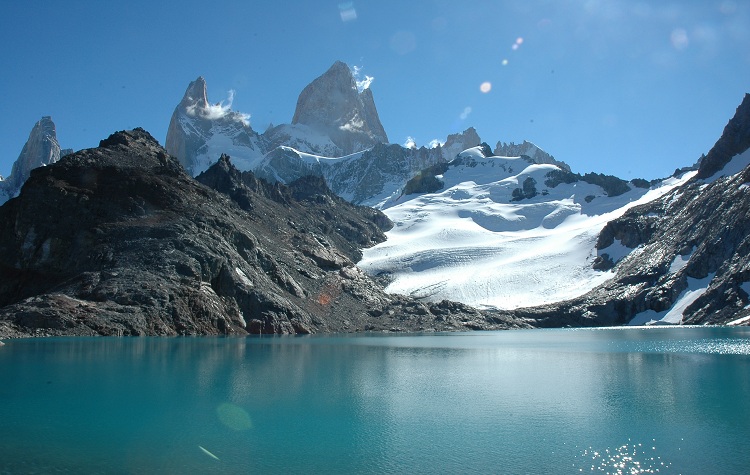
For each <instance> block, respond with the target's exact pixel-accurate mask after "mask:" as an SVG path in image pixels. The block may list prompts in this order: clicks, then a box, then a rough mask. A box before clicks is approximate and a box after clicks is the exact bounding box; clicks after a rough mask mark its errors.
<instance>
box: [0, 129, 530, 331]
mask: <svg viewBox="0 0 750 475" xmlns="http://www.w3.org/2000/svg"><path fill="white" fill-rule="evenodd" d="M217 190H218V191H217ZM0 222H1V223H4V224H3V226H2V228H0V337H10V336H27V335H97V334H98V335H187V334H247V333H314V332H342V331H365V330H372V331H378V330H420V329H426V330H447V329H467V328H507V327H512V326H516V324H515V323H514V322H513V321H511V320H510V319H508V318H505V317H502V316H498V315H487V314H482V313H480V312H478V311H476V310H474V309H472V308H469V307H466V306H463V305H460V304H455V303H450V302H443V303H440V304H422V303H420V302H417V301H414V300H412V299H409V298H406V297H399V296H390V295H387V294H385V293H384V292H383V291H382V290H381V287H380V286H379V285H377V284H375V283H374V282H373V281H371V280H370V279H369V278H368V277H366V276H365V275H364V274H362V273H361V272H360V271H359V270H358V269H357V268H356V267H355V266H354V265H353V264H352V262H353V261H354V260H356V259H357V258H358V257H359V255H360V252H361V251H360V249H361V247H362V246H366V245H370V244H372V243H375V242H379V241H381V240H382V239H384V236H383V233H382V230H383V229H386V228H387V227H388V226H389V225H390V222H389V221H388V220H387V218H385V216H383V215H382V214H380V213H379V212H377V211H374V210H371V209H366V208H357V207H354V206H352V205H349V204H348V203H346V202H344V201H343V200H341V199H339V198H337V197H336V196H334V195H332V194H331V192H330V191H328V189H327V187H325V186H324V183H323V182H322V180H320V179H315V178H307V179H303V180H300V181H298V182H296V183H294V184H292V185H291V186H289V187H287V186H284V185H278V184H276V185H269V184H268V183H265V182H263V181H260V180H258V179H256V178H255V177H254V176H253V175H252V174H242V173H240V172H239V171H238V170H236V169H235V168H234V167H233V166H232V164H231V162H230V160H229V158H227V157H223V158H222V159H221V160H219V162H218V163H217V164H215V165H214V166H213V167H211V168H210V169H209V170H207V171H206V172H205V173H204V174H203V175H201V177H200V181H197V180H195V179H193V178H191V177H190V176H189V175H188V174H187V173H186V172H185V171H184V169H183V167H182V166H180V164H179V163H178V162H177V160H176V159H174V158H173V157H171V156H169V155H168V154H167V153H166V151H165V150H164V149H163V148H161V147H160V146H159V144H158V143H157V142H156V141H155V140H154V139H153V138H152V137H151V136H150V135H149V134H148V133H147V132H145V131H143V130H142V129H136V130H133V131H126V132H118V133H116V134H113V135H112V136H110V137H109V138H108V139H106V140H103V141H102V142H101V144H100V147H98V148H96V149H89V150H83V151H80V152H78V153H75V154H73V155H71V156H69V157H66V158H65V159H63V160H61V161H60V162H58V163H56V164H54V165H51V166H48V167H42V168H38V169H36V170H34V171H33V172H32V174H31V177H30V178H29V180H28V181H27V183H26V185H25V186H24V187H23V189H22V191H21V193H20V195H19V197H18V198H16V199H14V200H11V201H9V202H8V203H6V204H5V205H4V206H2V207H0Z"/></svg>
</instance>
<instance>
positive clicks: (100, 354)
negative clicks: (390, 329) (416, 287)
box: [0, 327, 750, 474]
mask: <svg viewBox="0 0 750 475" xmlns="http://www.w3.org/2000/svg"><path fill="white" fill-rule="evenodd" d="M5 343H6V344H5V346H2V347H0V473H179V474H184V473H502V474H525V473H529V474H542V473H545V474H555V473H560V474H567V473H625V474H632V473H662V474H671V473H684V474H695V473H697V474H708V473H711V474H735V473H747V470H748V467H750V450H749V449H748V445H747V444H748V440H750V329H749V328H705V327H702V328H627V329H586V330H521V331H506V332H476V333H452V334H432V335H383V336H381V335H353V336H310V337H252V338H213V337H208V338H49V339H21V340H5Z"/></svg>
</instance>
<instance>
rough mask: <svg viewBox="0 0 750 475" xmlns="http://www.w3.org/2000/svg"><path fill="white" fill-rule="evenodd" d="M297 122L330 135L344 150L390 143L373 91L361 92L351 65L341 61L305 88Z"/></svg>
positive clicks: (293, 122)
mask: <svg viewBox="0 0 750 475" xmlns="http://www.w3.org/2000/svg"><path fill="white" fill-rule="evenodd" d="M297 124H302V125H306V126H308V127H310V128H311V129H313V130H315V131H317V132H319V133H322V134H324V135H327V136H328V137H330V138H331V141H332V142H333V143H334V144H336V145H337V146H338V147H339V148H341V150H342V152H343V154H350V153H353V152H357V151H361V150H364V149H366V148H370V147H372V146H374V145H375V144H376V143H388V136H387V135H386V133H385V130H384V129H383V125H382V124H381V123H380V118H379V117H378V111H377V109H376V107H375V100H374V99H373V95H372V91H370V90H369V89H364V90H363V91H362V92H359V91H358V90H357V82H356V80H355V79H354V75H353V74H352V72H351V70H350V69H349V66H347V65H346V64H344V63H342V62H341V61H336V62H335V63H333V66H331V67H330V68H329V69H328V71H326V72H325V73H323V75H321V76H320V77H318V78H316V79H315V80H314V81H313V82H311V83H310V84H308V85H307V87H305V88H304V89H303V90H302V93H300V95H299V98H298V99H297V108H296V110H295V111H294V117H293V118H292V125H297Z"/></svg>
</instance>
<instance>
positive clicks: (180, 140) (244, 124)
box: [165, 76, 264, 175]
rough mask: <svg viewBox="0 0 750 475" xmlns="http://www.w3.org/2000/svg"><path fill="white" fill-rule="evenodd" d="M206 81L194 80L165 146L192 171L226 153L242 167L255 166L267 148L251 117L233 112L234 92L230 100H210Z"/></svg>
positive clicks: (193, 173) (174, 117) (196, 171)
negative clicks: (251, 124) (264, 147)
mask: <svg viewBox="0 0 750 475" xmlns="http://www.w3.org/2000/svg"><path fill="white" fill-rule="evenodd" d="M206 91H207V87H206V80H205V79H204V78H203V77H202V76H201V77H199V78H198V79H196V80H195V81H192V82H191V83H190V85H189V86H188V88H187V90H186V91H185V95H184V96H183V97H182V100H181V101H180V103H179V104H178V105H177V107H176V108H175V110H174V113H173V114H172V119H171V120H170V122H169V129H168V130H167V139H166V142H165V146H166V149H167V151H168V152H169V153H170V154H171V155H174V156H175V157H177V158H178V159H179V161H180V163H182V166H184V167H185V169H186V170H187V171H188V172H189V173H190V174H191V175H197V174H198V173H200V172H202V171H204V170H206V169H207V168H208V167H209V166H210V165H211V164H212V163H214V162H216V161H217V160H218V159H219V157H220V156H221V154H222V153H228V154H231V155H232V157H234V159H235V161H236V163H237V164H238V166H241V167H242V168H243V169H250V168H252V166H253V164H254V163H255V161H257V160H259V159H260V158H261V157H262V156H263V154H264V150H263V147H262V144H261V143H260V142H261V139H260V136H259V135H258V133H256V132H255V131H254V130H253V129H252V127H250V123H249V116H248V115H247V114H243V113H240V112H236V111H233V110H232V109H231V105H232V94H233V92H232V91H230V92H229V98H228V99H227V101H226V102H227V103H226V104H224V103H223V102H219V103H217V104H211V103H209V102H208V95H207V92H206Z"/></svg>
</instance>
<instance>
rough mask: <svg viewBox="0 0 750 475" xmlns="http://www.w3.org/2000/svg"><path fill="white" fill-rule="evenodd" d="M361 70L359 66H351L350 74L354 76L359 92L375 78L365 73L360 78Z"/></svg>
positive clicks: (367, 86)
mask: <svg viewBox="0 0 750 475" xmlns="http://www.w3.org/2000/svg"><path fill="white" fill-rule="evenodd" d="M361 72H362V67H361V66H352V75H353V76H354V80H355V81H356V82H357V90H358V91H359V92H362V91H364V90H365V89H367V88H369V87H370V84H372V82H373V81H374V80H375V78H374V77H372V76H367V75H365V78H364V79H360V75H361Z"/></svg>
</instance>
